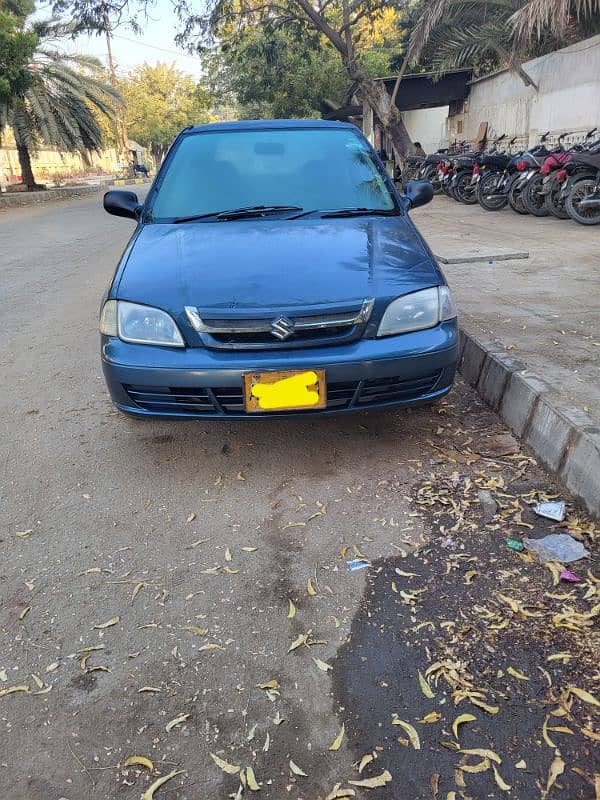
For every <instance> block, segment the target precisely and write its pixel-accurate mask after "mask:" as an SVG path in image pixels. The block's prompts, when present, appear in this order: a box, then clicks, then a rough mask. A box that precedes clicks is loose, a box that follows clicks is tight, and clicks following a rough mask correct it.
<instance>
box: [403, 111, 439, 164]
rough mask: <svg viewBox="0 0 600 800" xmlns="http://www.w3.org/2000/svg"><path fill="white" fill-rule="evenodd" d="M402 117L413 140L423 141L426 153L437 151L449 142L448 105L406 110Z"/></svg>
mask: <svg viewBox="0 0 600 800" xmlns="http://www.w3.org/2000/svg"><path fill="white" fill-rule="evenodd" d="M402 118H403V120H404V124H405V125H406V128H407V130H408V132H409V133H410V137H411V139H412V140H413V142H421V144H422V145H423V149H424V150H425V152H426V153H435V151H436V150H437V149H438V147H444V146H445V145H446V144H447V133H446V120H447V118H448V106H441V107H440V108H419V109H416V110H415V111H404V112H403V114H402Z"/></svg>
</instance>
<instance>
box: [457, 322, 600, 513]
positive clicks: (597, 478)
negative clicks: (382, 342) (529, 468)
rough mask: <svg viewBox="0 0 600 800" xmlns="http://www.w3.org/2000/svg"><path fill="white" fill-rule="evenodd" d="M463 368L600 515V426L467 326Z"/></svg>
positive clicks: (521, 435) (517, 432)
mask: <svg viewBox="0 0 600 800" xmlns="http://www.w3.org/2000/svg"><path fill="white" fill-rule="evenodd" d="M460 340H461V342H460V361H459V366H458V369H459V371H460V373H461V374H462V376H463V378H464V379H465V380H466V381H467V383H470V384H471V386H473V387H474V388H475V389H476V390H477V391H478V392H479V394H480V395H481V397H482V398H483V399H484V400H485V402H486V403H487V404H488V405H489V406H490V408H492V409H494V411H497V412H498V414H499V415H500V417H501V418H502V420H503V421H504V422H505V423H506V424H507V425H508V427H509V428H510V429H511V430H512V431H513V433H514V434H515V435H516V436H518V437H519V438H521V439H522V440H523V441H524V442H526V443H527V444H528V445H529V446H530V447H531V449H532V450H533V451H534V453H535V454H536V456H537V457H538V458H539V460H540V462H541V463H542V464H544V466H545V467H547V468H548V469H549V470H550V471H551V472H553V473H554V474H555V475H556V476H557V477H558V479H559V480H560V481H561V482H562V483H563V484H564V485H565V486H566V488H567V489H569V491H570V492H572V493H573V494H574V495H576V496H577V497H579V498H580V499H581V500H583V502H584V503H585V505H586V507H587V509H588V511H589V512H590V513H591V514H594V515H595V516H597V517H600V429H599V428H598V427H597V426H595V425H594V424H593V422H592V420H591V419H590V417H589V416H588V415H587V414H585V413H584V412H583V411H580V410H579V409H577V408H573V407H572V406H567V405H565V404H563V403H562V401H561V399H560V396H559V395H558V394H557V392H555V391H554V390H553V389H552V388H551V387H550V386H548V384H546V383H544V381H542V380H540V379H539V378H538V377H536V376H535V375H533V374H532V373H531V372H530V371H529V370H528V369H527V367H526V366H525V364H523V363H522V362H520V361H518V360H517V359H515V358H512V357H511V356H509V355H507V353H506V352H505V351H504V350H502V349H500V348H499V347H498V345H496V344H494V343H493V342H488V341H484V340H480V339H477V338H476V337H475V336H473V335H471V334H470V333H467V332H466V331H465V330H463V329H461V332H460Z"/></svg>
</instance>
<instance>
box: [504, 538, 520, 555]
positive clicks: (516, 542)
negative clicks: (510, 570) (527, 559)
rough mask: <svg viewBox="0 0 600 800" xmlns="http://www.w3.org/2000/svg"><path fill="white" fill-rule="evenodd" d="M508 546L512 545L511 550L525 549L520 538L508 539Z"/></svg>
mask: <svg viewBox="0 0 600 800" xmlns="http://www.w3.org/2000/svg"><path fill="white" fill-rule="evenodd" d="M506 546H507V547H510V549H511V550H516V551H517V553H520V552H521V550H524V549H525V547H524V546H523V542H520V541H519V540H518V539H507V540H506Z"/></svg>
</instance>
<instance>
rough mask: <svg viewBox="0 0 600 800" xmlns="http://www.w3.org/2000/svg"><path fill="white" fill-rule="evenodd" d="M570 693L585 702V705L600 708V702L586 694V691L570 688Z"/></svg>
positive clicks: (576, 687) (575, 687)
mask: <svg viewBox="0 0 600 800" xmlns="http://www.w3.org/2000/svg"><path fill="white" fill-rule="evenodd" d="M568 692H569V694H574V695H575V697H578V698H579V699H580V700H583V702H584V703H589V704H590V705H592V706H600V702H598V700H596V698H595V697H594V695H593V694H590V693H589V692H586V690H585V689H580V688H579V687H578V686H569V689H568Z"/></svg>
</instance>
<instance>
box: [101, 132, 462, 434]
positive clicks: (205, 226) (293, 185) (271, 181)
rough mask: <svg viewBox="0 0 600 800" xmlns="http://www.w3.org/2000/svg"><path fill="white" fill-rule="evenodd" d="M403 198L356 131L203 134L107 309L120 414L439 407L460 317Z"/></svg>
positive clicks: (109, 358) (122, 201)
mask: <svg viewBox="0 0 600 800" xmlns="http://www.w3.org/2000/svg"><path fill="white" fill-rule="evenodd" d="M431 197H432V189H431V185H430V184H429V183H427V182H423V181H414V182H412V183H410V184H408V186H407V194H406V195H401V194H399V193H398V191H397V190H396V188H395V186H394V184H393V182H392V181H391V179H390V178H389V176H388V174H387V172H386V171H385V169H384V166H383V164H382V163H381V162H380V160H379V159H378V157H377V155H376V154H375V152H374V151H373V149H372V148H371V146H370V145H369V143H368V142H367V140H366V139H365V138H364V137H363V136H362V134H361V133H360V132H359V130H358V129H357V128H356V127H355V126H353V125H350V124H345V123H339V122H324V121H314V120H305V121H294V120H275V121H265V120H263V121H259V122H227V123H217V124H212V125H202V126H199V127H192V128H187V129H186V130H184V131H182V132H181V134H179V136H178V137H177V138H176V140H175V141H174V143H173V145H172V146H171V149H170V151H169V153H168V155H167V157H166V158H165V161H164V163H163V165H162V167H161V168H160V170H159V172H158V174H157V176H156V179H155V181H154V183H153V185H152V187H151V188H150V191H149V193H148V196H147V198H146V200H145V202H144V203H140V202H139V201H138V198H137V196H136V195H135V194H134V193H133V192H128V191H110V192H107V194H106V195H105V197H104V207H105V209H106V210H107V211H108V212H109V213H111V214H116V215H118V216H122V217H130V218H131V219H134V220H136V221H137V227H136V229H135V231H134V233H133V235H132V237H131V240H130V242H129V244H128V245H127V247H126V249H125V252H124V253H123V256H122V258H121V260H120V262H119V264H118V266H117V269H116V272H115V274H114V277H113V279H112V281H111V284H110V287H109V289H108V291H107V293H106V296H105V298H104V301H103V304H102V309H101V316H100V331H101V349H102V366H103V370H104V374H105V377H106V381H107V384H108V388H109V391H110V395H111V397H112V400H113V401H114V403H115V405H116V406H117V408H119V409H120V410H121V411H124V412H126V413H128V414H133V415H136V416H141V417H143V416H148V417H174V418H181V419H184V418H186V419H187V418H204V417H207V418H219V417H220V418H224V417H227V418H233V417H243V418H252V417H270V416H278V415H294V414H302V413H304V414H312V415H323V414H331V413H339V412H349V411H356V410H365V409H372V408H382V407H388V406H408V405H419V404H426V403H431V402H433V401H435V400H437V399H439V398H441V397H443V396H444V395H445V394H446V393H447V392H448V391H449V390H450V388H451V386H452V382H453V378H454V372H455V368H456V363H457V359H458V328H457V320H456V309H455V306H454V302H453V300H452V296H451V294H450V290H449V289H448V286H447V285H446V281H445V279H444V276H443V274H442V273H441V271H440V269H439V267H438V265H437V263H436V261H435V258H434V257H433V255H432V253H431V251H430V250H429V248H428V247H427V245H426V244H425V243H424V241H423V239H422V237H421V235H420V234H419V232H418V231H417V229H416V228H415V226H414V225H413V223H412V222H411V220H410V218H409V215H408V212H409V210H410V209H411V207H415V206H418V205H423V204H424V203H426V202H428V201H429V200H431Z"/></svg>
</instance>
